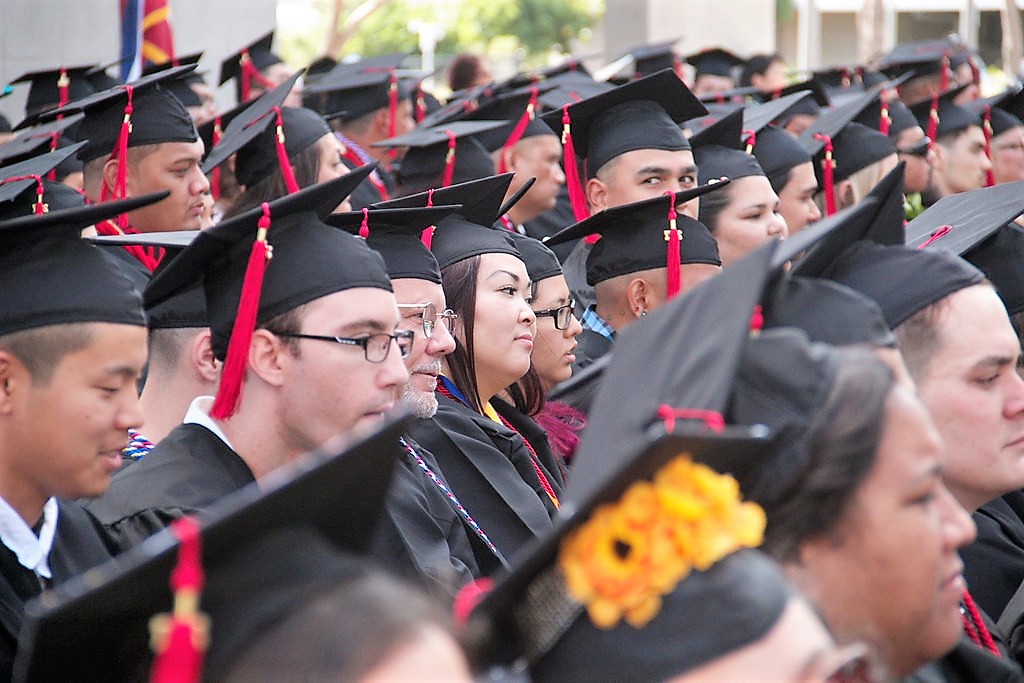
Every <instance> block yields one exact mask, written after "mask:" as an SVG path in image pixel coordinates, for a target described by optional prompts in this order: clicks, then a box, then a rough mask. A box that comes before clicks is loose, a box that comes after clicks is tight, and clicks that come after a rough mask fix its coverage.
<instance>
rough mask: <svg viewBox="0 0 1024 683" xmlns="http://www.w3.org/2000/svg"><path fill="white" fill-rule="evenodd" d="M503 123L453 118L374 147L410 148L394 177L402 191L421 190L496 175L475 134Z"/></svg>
mask: <svg viewBox="0 0 1024 683" xmlns="http://www.w3.org/2000/svg"><path fill="white" fill-rule="evenodd" d="M504 125H505V124H504V122H503V121H452V122H451V123H445V124H442V125H440V126H437V127H436V128H417V129H416V130H413V131H412V132H410V133H406V134H405V135H401V136H399V137H395V138H389V139H388V140H381V141H380V142H375V143H373V146H374V147H408V148H409V149H408V151H406V153H405V156H404V157H403V158H402V163H401V165H400V166H399V168H398V171H397V173H395V178H396V180H397V181H398V185H399V187H400V188H401V190H402V193H403V194H405V193H409V192H420V191H423V190H426V189H427V188H432V187H433V188H439V187H446V186H448V185H451V184H452V183H461V182H465V181H467V180H473V179H475V178H484V177H486V176H489V175H494V162H493V161H491V155H490V153H489V152H488V151H487V150H486V149H485V148H484V146H483V145H481V144H480V142H479V141H478V140H477V139H475V137H474V136H475V135H477V134H478V133H482V132H484V131H489V130H494V129H496V128H500V127H503V126H504Z"/></svg>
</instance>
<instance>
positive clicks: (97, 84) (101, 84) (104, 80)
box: [85, 57, 130, 92]
mask: <svg viewBox="0 0 1024 683" xmlns="http://www.w3.org/2000/svg"><path fill="white" fill-rule="evenodd" d="M128 59H130V57H121V58H120V59H115V60H114V61H112V62H104V63H103V64H97V65H96V66H94V67H93V68H91V69H89V70H88V71H87V72H85V77H86V78H88V79H89V83H91V84H92V87H93V89H94V90H95V91H96V92H99V91H100V90H107V89H108V88H113V87H115V86H118V85H121V80H120V79H119V78H114V77H113V76H111V75H110V74H109V73H107V69H109V68H110V67H112V66H116V67H118V69H119V70H120V67H121V66H122V65H123V64H124V63H125V62H126V61H128Z"/></svg>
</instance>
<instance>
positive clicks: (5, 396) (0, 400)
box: [0, 351, 29, 415]
mask: <svg viewBox="0 0 1024 683" xmlns="http://www.w3.org/2000/svg"><path fill="white" fill-rule="evenodd" d="M28 380H29V377H28V371H27V369H26V368H25V366H24V364H22V362H21V361H19V360H18V359H17V358H15V357H14V355H13V354H11V353H10V352H9V351H0V415H10V414H11V412H12V411H13V409H14V403H15V397H16V395H17V393H18V390H19V389H20V388H21V386H22V385H24V384H27V383H28Z"/></svg>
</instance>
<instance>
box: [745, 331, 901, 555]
mask: <svg viewBox="0 0 1024 683" xmlns="http://www.w3.org/2000/svg"><path fill="white" fill-rule="evenodd" d="M837 356H838V359H839V367H838V371H837V373H836V376H835V380H834V381H833V384H832V389H831V391H830V392H829V395H828V398H827V399H826V401H825V403H824V405H823V406H822V407H821V409H820V411H818V413H817V415H815V416H814V420H813V421H812V423H811V424H810V426H809V427H808V430H807V436H806V439H805V440H804V445H803V448H802V451H803V452H802V453H799V454H798V455H799V456H800V459H801V462H800V463H796V462H794V459H793V457H792V456H793V452H792V451H788V452H784V455H785V456H786V458H787V462H786V463H785V464H784V468H785V476H775V475H774V474H770V476H762V477H761V478H760V479H759V480H758V481H757V482H756V485H755V486H753V487H751V490H750V491H748V492H747V493H748V495H749V497H750V498H751V499H752V500H754V501H756V502H757V503H759V504H760V505H761V506H762V507H763V508H764V511H765V514H766V515H767V518H768V525H767V528H766V529H765V539H764V546H763V549H764V550H765V551H766V552H768V553H769V554H770V555H772V556H773V557H774V558H775V559H776V560H779V561H780V562H786V561H790V560H793V559H794V558H795V557H796V555H797V553H798V552H799V548H800V544H801V543H802V542H803V541H805V540H807V539H809V538H815V537H821V536H826V535H829V534H833V533H835V532H836V529H837V526H838V524H839V521H840V519H841V518H842V516H843V514H844V513H845V512H846V510H847V508H848V507H849V505H850V501H851V499H852V498H853V495H854V493H855V492H856V491H857V489H858V487H860V485H861V484H862V483H863V481H864V479H865V478H866V477H867V475H868V472H869V471H870V470H871V468H872V466H873V465H874V463H875V456H876V451H877V450H878V444H879V443H880V441H881V439H882V432H883V428H884V426H885V406H886V400H887V398H888V396H889V393H890V391H891V390H892V388H893V387H894V385H895V377H894V375H893V373H892V371H891V370H890V369H889V368H888V367H887V366H886V365H885V364H884V363H883V362H882V361H881V360H880V359H879V358H878V357H877V356H875V355H874V354H873V353H872V352H871V351H869V350H867V349H866V348H858V347H849V348H843V349H839V350H838V351H837ZM779 469H780V470H781V469H782V467H780V468H779Z"/></svg>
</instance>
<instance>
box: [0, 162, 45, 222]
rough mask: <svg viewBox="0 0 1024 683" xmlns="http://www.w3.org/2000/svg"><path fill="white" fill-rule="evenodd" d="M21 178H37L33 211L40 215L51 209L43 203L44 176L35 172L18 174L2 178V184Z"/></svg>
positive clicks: (0, 182) (0, 180)
mask: <svg viewBox="0 0 1024 683" xmlns="http://www.w3.org/2000/svg"><path fill="white" fill-rule="evenodd" d="M19 180H35V181H36V203H35V204H33V205H32V213H33V214H34V215H37V216H38V215H39V214H43V213H46V212H48V211H49V210H50V207H48V206H47V205H46V204H44V203H43V177H42V176H40V175H37V174H35V173H31V174H28V175H16V176H10V177H7V178H3V179H0V185H3V184H4V183H13V182H17V181H19Z"/></svg>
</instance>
